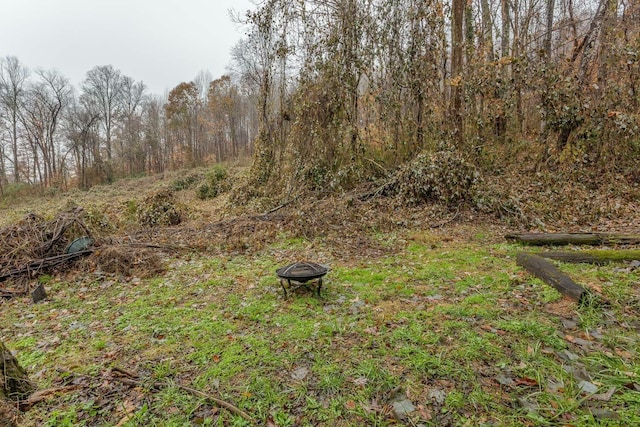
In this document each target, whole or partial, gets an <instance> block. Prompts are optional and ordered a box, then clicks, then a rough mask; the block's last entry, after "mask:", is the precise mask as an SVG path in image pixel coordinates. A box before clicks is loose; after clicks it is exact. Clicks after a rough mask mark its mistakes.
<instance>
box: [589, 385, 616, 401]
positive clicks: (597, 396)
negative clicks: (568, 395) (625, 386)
mask: <svg viewBox="0 0 640 427" xmlns="http://www.w3.org/2000/svg"><path fill="white" fill-rule="evenodd" d="M615 392H616V388H615V387H611V388H610V389H609V391H607V392H606V393H600V394H594V395H593V396H591V397H590V399H592V400H600V401H601V402H608V401H610V400H611V398H612V397H613V395H614V393H615Z"/></svg>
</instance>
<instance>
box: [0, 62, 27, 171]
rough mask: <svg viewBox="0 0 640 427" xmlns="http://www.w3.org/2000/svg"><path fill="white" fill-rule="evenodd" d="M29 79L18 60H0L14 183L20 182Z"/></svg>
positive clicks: (1, 96)
mask: <svg viewBox="0 0 640 427" xmlns="http://www.w3.org/2000/svg"><path fill="white" fill-rule="evenodd" d="M28 78H29V69H28V68H27V67H26V66H24V65H22V64H21V63H20V61H19V60H18V58H16V57H15V56H7V57H5V58H2V59H0V106H2V107H3V108H4V109H5V110H6V111H7V120H8V122H9V126H8V128H9V135H10V139H11V143H10V148H11V155H12V158H11V160H12V163H13V180H14V182H20V164H19V158H18V153H19V151H18V148H19V147H18V124H19V120H20V119H19V115H20V109H21V107H22V103H23V102H24V96H25V92H26V87H25V83H26V81H27V79H28Z"/></svg>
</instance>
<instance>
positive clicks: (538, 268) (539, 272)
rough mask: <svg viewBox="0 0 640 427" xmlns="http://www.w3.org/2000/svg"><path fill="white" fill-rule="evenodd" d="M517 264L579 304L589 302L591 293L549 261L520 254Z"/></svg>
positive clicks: (531, 255)
mask: <svg viewBox="0 0 640 427" xmlns="http://www.w3.org/2000/svg"><path fill="white" fill-rule="evenodd" d="M517 264H518V265H519V266H521V267H524V268H525V269H526V270H527V271H529V272H530V273H531V274H533V275H534V276H536V277H538V278H539V279H541V280H542V281H544V282H545V283H546V284H548V285H551V286H553V287H554V288H556V289H557V290H558V291H559V292H560V293H561V294H562V295H565V296H567V297H569V298H571V299H572V300H574V301H577V302H578V303H579V304H582V303H585V302H588V301H589V297H590V293H589V291H587V290H586V289H585V288H583V287H582V286H580V285H578V284H577V283H576V282H574V281H573V280H571V278H570V277H569V276H567V275H566V274H564V273H563V272H562V271H560V270H559V269H558V268H556V266H554V265H553V264H551V263H550V262H549V261H547V260H545V259H543V258H541V257H539V256H537V255H534V254H527V253H523V252H520V253H518V255H517Z"/></svg>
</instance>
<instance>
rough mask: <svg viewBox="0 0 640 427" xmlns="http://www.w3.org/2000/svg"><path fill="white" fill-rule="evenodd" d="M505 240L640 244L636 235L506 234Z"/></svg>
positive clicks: (545, 242) (580, 243)
mask: <svg viewBox="0 0 640 427" xmlns="http://www.w3.org/2000/svg"><path fill="white" fill-rule="evenodd" d="M505 239H507V240H512V241H515V242H519V243H522V244H524V245H529V246H546V245H555V246H562V245H592V246H598V245H635V244H640V235H638V234H610V233H519V234H518V233H516V234H507V235H506V236H505Z"/></svg>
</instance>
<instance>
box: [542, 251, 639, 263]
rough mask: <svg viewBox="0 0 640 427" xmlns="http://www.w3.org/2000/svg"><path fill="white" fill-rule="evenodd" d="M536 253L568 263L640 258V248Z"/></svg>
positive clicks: (609, 261) (607, 261)
mask: <svg viewBox="0 0 640 427" xmlns="http://www.w3.org/2000/svg"><path fill="white" fill-rule="evenodd" d="M536 255H538V256H541V257H543V258H547V259H555V260H556V261H562V262H568V263H573V264H577V263H585V264H597V265H603V264H608V263H611V262H624V261H636V260H640V250H626V251H620V250H593V251H580V252H540V253H536Z"/></svg>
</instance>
